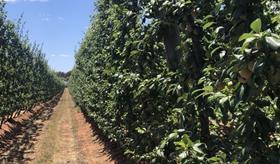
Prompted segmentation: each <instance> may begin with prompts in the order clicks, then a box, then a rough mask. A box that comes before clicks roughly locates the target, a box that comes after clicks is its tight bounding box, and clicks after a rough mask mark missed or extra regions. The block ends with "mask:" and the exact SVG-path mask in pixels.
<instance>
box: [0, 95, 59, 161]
mask: <svg viewBox="0 0 280 164" xmlns="http://www.w3.org/2000/svg"><path fill="white" fill-rule="evenodd" d="M60 97H61V94H60V95H58V96H57V97H55V98H54V99H52V100H51V101H49V102H47V103H45V104H44V105H42V106H40V107H37V108H39V109H37V110H32V111H31V117H30V118H25V119H23V120H22V121H20V122H18V121H15V120H11V121H9V124H12V125H13V127H9V128H10V130H9V131H5V132H4V134H3V135H2V136H0V163H18V162H20V163H26V162H30V161H32V160H33V158H34V157H32V154H33V153H34V151H33V149H34V144H35V143H36V141H37V138H38V136H39V135H40V133H41V131H42V129H43V127H44V122H45V121H47V120H49V119H50V117H51V115H52V113H53V110H54V107H55V106H56V105H57V103H58V101H59V99H60ZM19 117H20V116H19Z"/></svg>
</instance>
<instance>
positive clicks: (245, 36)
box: [238, 33, 254, 42]
mask: <svg viewBox="0 0 280 164" xmlns="http://www.w3.org/2000/svg"><path fill="white" fill-rule="evenodd" d="M251 37H254V34H251V33H245V34H243V35H241V36H240V37H239V39H238V41H239V42H241V41H243V40H245V39H248V38H251Z"/></svg>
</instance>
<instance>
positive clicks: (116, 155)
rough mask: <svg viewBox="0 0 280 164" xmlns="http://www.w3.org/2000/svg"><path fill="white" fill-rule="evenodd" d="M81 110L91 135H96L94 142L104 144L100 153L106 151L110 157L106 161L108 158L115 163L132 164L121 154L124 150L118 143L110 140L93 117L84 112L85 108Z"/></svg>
mask: <svg viewBox="0 0 280 164" xmlns="http://www.w3.org/2000/svg"><path fill="white" fill-rule="evenodd" d="M81 112H82V113H83V115H84V117H85V119H86V121H87V123H89V124H90V126H91V130H92V134H93V136H94V137H96V139H95V140H94V142H99V143H102V144H104V149H103V150H100V154H101V155H102V154H104V153H105V152H108V153H109V158H110V159H108V162H109V160H112V161H115V162H116V163H117V164H132V163H133V162H132V161H131V160H129V159H128V158H126V157H125V156H124V155H123V153H124V152H123V150H122V149H121V147H120V145H119V144H118V143H116V142H110V141H109V140H108V139H107V138H106V136H104V134H103V133H102V131H101V130H100V129H99V128H98V126H97V125H96V123H95V122H94V121H93V119H92V118H90V117H89V116H88V115H87V114H86V112H85V110H83V109H81Z"/></svg>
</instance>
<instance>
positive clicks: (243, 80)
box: [238, 76, 248, 84]
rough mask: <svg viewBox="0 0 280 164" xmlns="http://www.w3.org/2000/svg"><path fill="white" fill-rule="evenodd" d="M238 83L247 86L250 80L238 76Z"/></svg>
mask: <svg viewBox="0 0 280 164" xmlns="http://www.w3.org/2000/svg"><path fill="white" fill-rule="evenodd" d="M238 81H239V82H240V83H242V84H245V83H247V82H248V80H246V79H245V78H243V77H240V76H238Z"/></svg>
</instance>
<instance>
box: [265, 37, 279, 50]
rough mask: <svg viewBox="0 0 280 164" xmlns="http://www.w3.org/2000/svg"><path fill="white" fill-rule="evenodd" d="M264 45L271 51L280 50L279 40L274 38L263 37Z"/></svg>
mask: <svg viewBox="0 0 280 164" xmlns="http://www.w3.org/2000/svg"><path fill="white" fill-rule="evenodd" d="M265 41H266V43H267V44H268V45H269V47H270V48H272V49H273V50H278V49H279V48H280V40H279V39H276V38H274V37H270V36H269V37H265Z"/></svg>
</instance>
